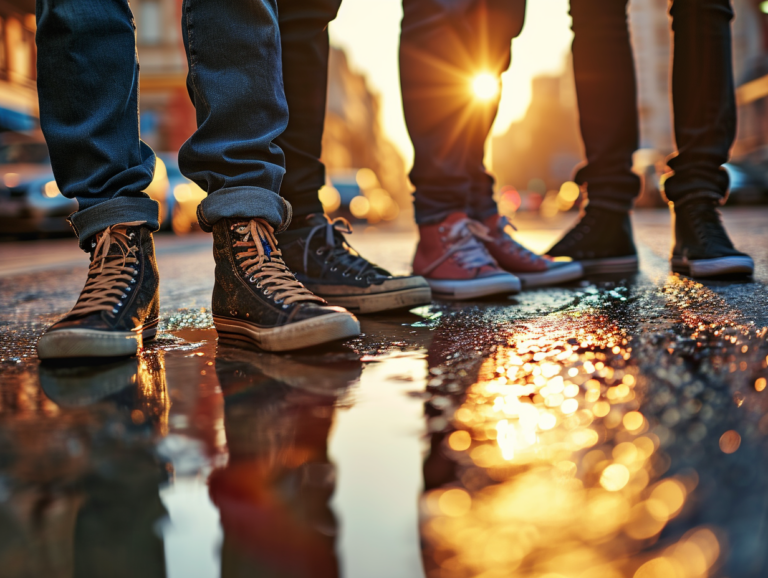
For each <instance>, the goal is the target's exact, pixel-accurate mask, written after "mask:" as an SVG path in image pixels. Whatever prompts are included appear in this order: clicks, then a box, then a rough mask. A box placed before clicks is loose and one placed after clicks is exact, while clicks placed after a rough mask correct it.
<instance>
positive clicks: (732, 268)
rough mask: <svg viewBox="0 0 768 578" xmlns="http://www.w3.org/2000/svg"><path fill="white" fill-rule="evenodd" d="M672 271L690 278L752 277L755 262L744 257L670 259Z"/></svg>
mask: <svg viewBox="0 0 768 578" xmlns="http://www.w3.org/2000/svg"><path fill="white" fill-rule="evenodd" d="M672 270H673V271H674V272H676V273H682V274H683V275H689V276H691V277H719V276H721V275H752V274H753V273H754V271H755V262H754V261H753V260H752V258H751V257H747V256H746V255H745V256H743V257H741V256H735V257H718V258H717V259H697V260H695V261H689V260H687V259H681V258H672Z"/></svg>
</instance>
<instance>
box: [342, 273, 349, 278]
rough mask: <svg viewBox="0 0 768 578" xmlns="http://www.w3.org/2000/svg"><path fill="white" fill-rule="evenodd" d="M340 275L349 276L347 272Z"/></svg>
mask: <svg viewBox="0 0 768 578" xmlns="http://www.w3.org/2000/svg"><path fill="white" fill-rule="evenodd" d="M341 276H342V277H349V273H342V274H341Z"/></svg>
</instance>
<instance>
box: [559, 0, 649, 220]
mask: <svg viewBox="0 0 768 578" xmlns="http://www.w3.org/2000/svg"><path fill="white" fill-rule="evenodd" d="M571 17H572V18H573V33H574V40H573V69H574V77H575V80H576V96H577V99H578V106H579V118H580V124H581V136H582V139H583V140H584V148H585V151H586V155H587V163H586V164H585V165H584V166H583V167H581V168H580V169H579V170H578V172H577V173H576V176H575V180H576V182H577V183H579V184H580V185H583V184H587V187H588V192H589V202H590V204H591V205H595V206H601V207H603V208H607V209H615V210H620V211H627V210H629V209H631V208H632V204H633V202H634V200H635V198H636V197H637V195H638V194H639V192H640V178H639V177H638V176H637V175H635V174H634V173H633V172H632V154H633V153H634V152H635V151H636V150H637V148H638V147H639V121H638V113H637V87H636V81H635V65H634V60H633V59H632V46H631V44H630V39H629V28H628V25H627V2H626V0H571Z"/></svg>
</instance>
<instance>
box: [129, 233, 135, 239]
mask: <svg viewBox="0 0 768 578" xmlns="http://www.w3.org/2000/svg"><path fill="white" fill-rule="evenodd" d="M128 238H129V239H135V238H136V233H133V232H132V233H131V234H130V235H128Z"/></svg>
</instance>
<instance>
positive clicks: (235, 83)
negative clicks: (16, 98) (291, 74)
mask: <svg viewBox="0 0 768 578" xmlns="http://www.w3.org/2000/svg"><path fill="white" fill-rule="evenodd" d="M37 22H38V24H37V47H38V93H39V98H40V124H41V127H42V129H43V133H44V135H45V139H46V142H47V143H48V147H49V149H50V154H51V163H52V165H53V172H54V175H55V177H56V181H57V183H58V184H59V188H60V189H61V192H62V194H63V195H64V196H65V197H68V198H75V199H77V201H78V203H79V208H78V211H77V212H76V213H74V214H73V215H71V217H70V222H71V223H72V226H73V227H74V229H75V232H76V233H77V235H78V237H79V238H80V246H81V247H85V244H86V241H87V240H88V238H89V237H91V236H93V235H94V234H95V233H97V232H99V231H101V230H103V229H105V228H106V227H108V226H110V225H114V224H116V223H121V222H128V221H146V223H147V226H149V227H150V228H152V229H157V228H158V206H157V203H156V202H155V201H153V200H152V199H150V198H149V197H148V196H147V194H146V193H144V192H143V191H144V190H145V189H146V188H147V186H148V185H149V183H150V182H151V180H152V176H153V174H154V168H155V155H154V153H153V152H152V150H151V149H150V148H149V146H147V145H146V144H145V143H144V142H142V141H141V139H140V136H139V113H138V102H139V99H138V85H139V64H138V60H137V56H136V34H135V26H134V21H133V15H132V14H131V10H130V7H129V6H128V2H127V0H38V1H37ZM183 31H184V43H185V47H186V49H187V57H188V62H189V76H188V81H187V85H188V88H189V92H190V96H191V97H192V101H193V103H194V104H195V107H196V109H197V121H198V127H199V128H198V130H197V131H196V132H195V134H194V135H193V136H192V137H191V138H190V139H189V140H188V141H187V142H186V143H185V144H184V146H183V147H182V149H181V151H180V153H179V164H180V167H181V170H182V172H184V174H185V175H187V176H188V177H189V178H191V179H192V180H194V181H195V182H196V183H197V184H199V185H200V186H201V187H202V188H203V189H204V190H206V191H207V192H208V197H207V198H206V199H205V200H204V201H203V202H202V203H201V206H200V209H199V211H198V215H199V217H200V220H201V225H202V226H203V227H204V228H209V227H210V226H212V225H213V224H214V223H215V222H216V221H217V220H219V219H221V218H225V217H262V218H264V219H266V220H267V221H268V222H269V223H270V224H271V225H272V226H274V227H275V228H280V227H281V226H284V225H286V224H287V221H289V220H290V208H289V205H287V204H286V203H285V202H284V201H283V200H282V198H281V197H280V196H279V194H278V191H279V189H280V182H281V180H282V177H283V174H284V157H283V153H282V151H281V150H280V148H279V147H278V146H277V145H276V144H275V143H274V140H275V139H276V138H277V136H278V135H279V134H280V133H281V132H282V131H283V130H284V129H285V126H286V124H287V121H288V110H287V105H286V102H285V95H284V93H283V83H282V70H281V66H280V35H279V31H278V28H277V7H276V5H275V0H239V1H228V2H217V1H215V0H186V1H185V2H184V7H183ZM233 55H236V58H233Z"/></svg>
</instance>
